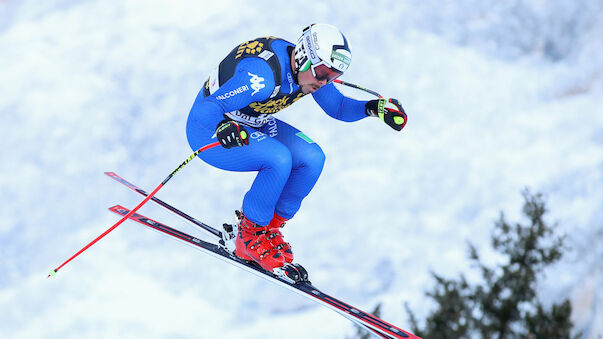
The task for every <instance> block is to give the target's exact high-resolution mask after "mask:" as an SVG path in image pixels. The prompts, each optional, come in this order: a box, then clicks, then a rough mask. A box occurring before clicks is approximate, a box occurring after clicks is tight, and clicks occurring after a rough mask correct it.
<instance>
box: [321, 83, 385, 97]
mask: <svg viewBox="0 0 603 339" xmlns="http://www.w3.org/2000/svg"><path fill="white" fill-rule="evenodd" d="M333 82H335V83H338V84H340V85H345V86H348V87H352V88H355V89H359V90H361V91H365V92H367V93H370V94H372V95H374V96H376V97H379V98H383V96H381V94H379V93H377V92H375V91H373V90H371V89H368V88H364V87H362V86H358V85H355V84H352V83H350V82H347V81H343V80H339V79H336V80H333Z"/></svg>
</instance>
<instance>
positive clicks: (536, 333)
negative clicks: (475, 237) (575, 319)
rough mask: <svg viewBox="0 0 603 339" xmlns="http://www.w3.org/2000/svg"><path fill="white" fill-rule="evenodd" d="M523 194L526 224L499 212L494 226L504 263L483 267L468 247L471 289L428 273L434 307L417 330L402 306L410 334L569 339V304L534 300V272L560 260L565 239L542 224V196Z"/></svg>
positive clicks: (494, 241)
mask: <svg viewBox="0 0 603 339" xmlns="http://www.w3.org/2000/svg"><path fill="white" fill-rule="evenodd" d="M523 196H524V200H525V202H524V206H523V214H524V215H525V216H526V217H527V219H528V221H529V222H528V223H527V224H526V225H522V224H519V223H515V224H511V223H509V222H508V221H507V220H506V219H505V216H504V214H503V213H501V215H500V218H499V220H498V221H497V222H496V223H495V228H494V232H493V234H492V238H491V245H492V247H493V249H494V250H496V251H497V252H499V253H501V254H502V255H503V256H504V258H505V262H504V263H502V264H499V265H497V266H495V267H493V268H492V267H488V266H486V265H485V264H483V263H482V262H481V260H480V257H479V254H478V252H477V250H476V248H475V246H473V245H472V244H469V257H470V260H471V261H472V262H473V264H474V265H475V267H477V268H478V269H479V271H480V273H481V276H482V278H483V282H482V283H480V284H477V285H471V284H469V283H468V282H467V280H466V278H465V277H464V276H463V275H460V277H459V278H458V279H456V280H455V279H446V278H444V277H442V276H439V275H437V274H436V273H432V275H433V277H434V279H435V281H436V285H435V287H434V288H433V290H432V291H430V292H428V293H427V296H429V297H430V298H432V299H433V300H434V301H435V303H436V305H437V307H436V309H435V310H434V311H433V312H432V313H431V314H430V315H429V316H428V317H427V319H426V321H425V327H423V328H421V327H419V326H418V322H417V320H416V318H415V316H414V314H413V313H412V311H411V310H410V309H409V307H408V305H406V310H407V312H408V313H409V314H410V322H411V324H412V326H411V327H412V331H413V332H414V333H415V334H417V335H419V336H421V337H423V338H436V339H448V338H450V339H452V338H487V339H491V338H498V339H504V338H531V339H537V338H570V332H571V329H572V323H571V321H570V315H571V305H570V303H569V301H568V300H565V301H563V302H562V303H561V304H553V305H552V306H551V309H550V310H546V309H545V308H544V306H543V305H542V304H541V303H540V302H539V301H538V300H537V298H536V291H537V277H538V274H539V273H542V271H543V270H544V268H545V267H547V266H548V265H551V264H553V263H554V262H556V261H558V260H559V259H560V258H561V256H562V252H563V250H564V249H565V247H564V245H563V240H564V237H561V236H556V235H555V234H554V228H555V227H556V225H548V224H547V223H545V221H544V220H543V216H544V215H545V214H546V212H547V210H546V206H545V202H544V200H543V198H542V194H531V193H530V191H529V190H525V191H524V192H523Z"/></svg>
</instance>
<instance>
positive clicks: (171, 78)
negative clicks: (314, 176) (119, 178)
mask: <svg viewBox="0 0 603 339" xmlns="http://www.w3.org/2000/svg"><path fill="white" fill-rule="evenodd" d="M253 3H254V5H251V2H243V1H222V2H219V3H213V4H211V5H209V6H208V5H207V4H203V3H201V2H197V1H189V0H186V1H185V0H180V1H178V0H172V1H167V0H166V1H158V0H156V1H140V0H132V1H70V0H54V1H44V2H39V1H33V0H23V1H11V0H8V1H0V119H1V121H0V131H1V134H2V136H3V148H2V159H3V161H2V163H1V164H0V173H1V174H2V175H1V176H0V199H1V200H0V202H1V203H0V213H1V215H2V218H1V220H0V258H1V259H0V269H1V270H2V273H3V274H2V275H1V276H0V319H1V320H0V336H2V337H10V338H42V337H44V338H82V337H90V338H115V337H121V338H130V337H132V338H139V337H149V338H160V337H162V338H165V337H170V338H171V337H178V338H197V337H201V338H211V337H217V336H220V337H227V338H240V337H250V338H255V337H258V338H259V337H262V338H266V337H271V338H279V337H282V336H281V334H282V333H283V332H285V333H291V332H290V329H291V328H298V327H300V325H301V328H303V330H304V331H303V334H301V333H300V334H299V335H296V334H292V337H299V338H308V337H312V338H334V337H340V338H342V337H344V336H345V335H351V334H352V333H353V328H352V326H351V325H350V324H349V322H348V321H347V320H345V319H342V318H341V317H340V316H338V315H336V314H334V313H332V312H331V311H328V310H326V309H324V308H322V307H319V306H315V305H312V304H309V303H308V302H307V301H306V300H304V299H302V298H301V297H298V296H295V295H291V294H290V293H288V292H287V291H285V290H281V289H279V288H278V287H276V286H272V285H268V284H266V283H265V282H264V281H262V280H260V279H257V278H256V277H253V276H249V275H248V274H246V273H245V272H243V271H240V270H237V269H236V268H233V267H228V266H226V265H224V264H223V263H222V262H219V261H216V260H215V259H213V258H211V257H208V256H204V255H202V254H200V253H198V252H196V251H193V250H191V249H190V248H188V247H184V246H182V245H180V244H178V243H176V242H173V241H169V240H167V239H165V238H163V237H160V236H159V235H158V234H156V233H154V232H147V231H146V230H144V229H141V227H139V226H137V225H135V224H133V223H126V224H124V225H122V226H120V227H119V228H118V229H116V230H115V231H114V232H113V233H111V234H110V235H109V236H107V237H106V238H105V239H103V240H102V241H101V242H100V243H98V244H97V245H95V246H94V247H92V248H91V249H89V250H88V251H87V252H86V253H85V254H84V255H82V256H81V257H80V258H78V259H77V260H75V261H73V262H72V263H70V264H69V265H68V266H66V267H65V268H64V269H63V270H62V271H61V272H60V273H59V274H57V276H56V277H54V278H53V279H48V280H47V279H46V278H45V277H46V273H47V272H48V270H50V269H51V268H54V267H56V266H57V265H58V264H60V263H61V262H62V261H63V260H65V259H67V258H68V257H69V256H70V255H71V254H73V253H74V252H75V251H77V250H78V249H79V248H81V247H82V246H83V245H84V244H86V243H87V242H88V241H90V240H91V239H93V238H94V237H96V236H97V235H98V234H100V233H102V232H103V231H104V230H105V229H106V228H108V227H109V226H111V225H112V224H113V223H114V222H115V221H116V220H117V219H116V218H115V217H114V216H112V215H110V213H109V212H107V210H106V207H108V206H111V205H112V204H114V203H118V202H119V203H122V204H124V205H126V206H134V205H136V204H137V203H138V202H139V201H140V198H139V197H138V196H136V195H135V194H134V193H132V192H129V191H127V190H126V189H124V188H122V187H119V185H117V184H115V183H113V182H111V181H110V179H108V178H106V177H105V176H104V175H103V174H102V173H103V171H106V170H114V171H116V172H117V173H119V174H121V175H123V176H124V177H125V178H127V179H130V180H132V181H133V182H135V183H137V184H138V185H141V186H143V187H145V188H148V189H152V188H154V187H155V186H156V185H157V184H159V182H160V181H161V180H162V179H163V178H165V176H166V175H168V174H169V173H170V172H171V171H172V170H173V169H174V168H175V167H176V166H178V165H179V164H180V163H181V162H182V161H183V160H184V159H185V158H186V157H188V156H189V154H190V153H191V152H192V151H191V150H190V149H189V146H188V144H187V142H186V137H185V133H184V127H185V122H186V117H187V114H188V110H189V109H190V106H191V104H192V102H193V100H194V98H195V96H196V94H197V92H198V90H199V88H200V86H201V84H202V82H203V81H204V79H205V78H206V76H207V74H208V72H209V71H210V70H211V69H212V68H213V67H215V65H216V63H217V62H218V61H219V60H221V58H222V57H223V56H224V55H225V54H226V53H227V52H228V51H230V50H231V49H232V47H234V46H235V45H236V44H237V43H239V42H242V41H245V40H248V39H251V38H254V37H258V36H263V35H276V36H280V37H283V38H286V39H289V40H294V39H296V38H297V36H298V35H299V33H300V31H301V29H302V28H303V27H305V26H306V25H307V24H308V23H312V22H330V23H333V24H335V25H337V26H339V27H340V29H341V30H342V31H343V32H345V34H346V36H347V37H348V39H349V40H350V43H351V47H352V51H353V52H354V60H353V63H352V66H351V68H350V70H349V72H348V73H346V75H345V76H344V80H348V81H351V82H354V83H358V84H360V85H363V86H366V87H369V88H373V89H375V90H377V91H379V92H381V93H383V94H384V95H386V96H393V97H397V98H399V99H400V100H401V101H402V102H403V104H404V106H405V108H406V110H407V112H408V115H409V122H408V125H407V127H406V129H405V131H404V132H403V133H401V134H397V133H395V132H393V131H392V130H390V129H389V128H388V127H387V126H385V125H383V124H380V123H379V122H378V121H376V120H370V119H364V120H362V121H360V122H358V123H354V124H346V123H343V122H339V121H336V120H333V119H330V118H329V117H328V116H326V115H325V114H324V113H322V112H321V111H320V108H318V106H317V105H316V104H315V103H314V102H313V101H312V100H311V99H310V98H306V99H304V100H302V101H300V102H299V103H298V104H296V105H294V106H292V107H290V108H288V109H287V110H285V111H283V112H281V113H279V114H278V115H277V117H278V118H281V119H283V120H285V121H287V122H289V123H291V124H293V125H295V126H297V127H298V128H300V129H301V130H303V131H304V132H305V133H306V134H307V135H309V136H310V137H311V138H312V139H313V140H315V141H316V142H317V143H319V144H320V145H321V146H322V148H323V150H324V151H325V153H326V155H327V162H326V166H325V169H324V172H323V174H322V176H321V178H320V180H319V182H318V184H317V186H316V187H315V189H314V191H313V192H312V194H311V195H310V196H309V197H308V198H307V199H306V201H305V202H304V204H303V206H302V210H301V211H300V213H299V214H298V215H297V216H296V217H295V219H293V220H292V221H291V222H290V223H289V224H288V226H287V228H286V229H285V235H286V238H287V239H288V241H290V242H291V243H292V244H293V248H294V251H295V253H296V257H297V259H298V260H299V261H300V262H302V263H303V264H304V265H305V266H306V267H307V268H308V269H309V270H310V272H311V275H312V281H313V282H314V283H315V284H316V285H317V286H319V287H321V289H323V290H325V292H330V293H332V294H334V295H337V296H340V297H341V298H343V299H344V300H346V301H349V302H350V303H352V304H354V305H357V306H358V307H360V308H362V309H366V310H370V309H372V308H373V307H374V305H375V304H376V303H377V302H380V301H383V302H384V305H383V312H384V313H383V317H384V318H385V319H386V320H388V321H390V322H393V323H394V324H397V325H399V326H401V327H408V322H407V316H406V314H405V312H404V311H403V307H402V304H403V303H404V302H409V304H410V306H411V307H412V308H413V309H414V310H416V311H417V313H418V315H423V314H425V313H426V312H427V311H428V310H429V307H430V304H429V302H427V299H426V298H425V297H424V291H425V290H426V289H428V288H429V287H430V286H431V285H432V283H433V282H432V281H431V279H430V275H429V272H430V270H434V271H436V272H439V273H442V274H446V275H449V276H454V275H456V274H458V272H461V271H468V270H469V267H468V262H467V260H466V257H467V256H466V241H467V240H469V241H472V242H473V243H474V244H476V245H477V246H478V248H479V249H480V250H482V253H483V254H484V257H485V258H486V259H489V260H492V261H494V260H496V256H495V255H493V254H492V253H489V252H488V241H487V240H488V237H489V231H490V229H491V228H492V225H493V221H494V220H495V219H496V218H497V217H498V213H499V211H500V210H501V209H502V210H504V211H505V212H506V215H507V216H508V217H509V219H510V220H518V218H519V217H520V207H521V203H522V198H521V195H520V191H521V190H522V189H523V188H524V187H530V188H531V189H532V190H533V191H542V192H545V193H546V195H547V198H548V201H549V207H550V210H551V214H550V215H549V220H551V221H552V222H558V224H559V227H560V229H561V230H562V231H563V232H567V233H568V234H569V238H568V241H569V243H570V245H571V247H572V251H571V252H569V253H568V254H567V255H566V257H565V258H564V260H563V261H562V262H561V263H559V264H558V265H556V266H555V267H553V268H552V269H551V270H550V271H549V272H548V274H547V278H548V279H547V281H546V282H544V283H543V285H542V286H543V288H542V298H543V299H544V300H548V301H550V302H553V301H558V300H561V299H563V298H567V297H569V298H571V300H572V301H573V302H574V307H575V312H574V316H575V318H574V321H575V323H576V327H577V328H578V329H580V330H583V331H584V333H585V334H584V337H585V338H597V335H601V334H603V328H602V326H603V325H602V324H603V321H601V319H603V292H602V291H603V269H602V268H603V262H602V258H603V246H602V245H601V244H602V243H603V212H602V209H601V206H603V109H602V108H601V107H602V105H601V101H602V99H601V98H602V97H603V96H602V94H603V81H602V74H603V57H602V56H601V53H600V50H601V49H602V48H603V19H602V18H603V1H601V0H580V1H573V2H567V1H548V2H542V1H537V0H532V1H509V2H504V3H501V2H499V1H493V0H490V1H470V0H464V1H457V2H454V4H453V3H450V4H448V5H442V4H441V2H439V1H416V0H407V1H376V2H373V3H372V4H371V5H368V4H365V3H364V2H360V1H358V2H346V5H345V6H341V4H340V3H339V2H334V1H333V2H320V3H318V2H317V3H308V2H297V3H293V2H287V3H284V2H283V3H282V4H273V2H270V1H256V2H253ZM377 17H378V18H379V19H378V20H377V19H376V18H377ZM342 91H345V93H347V94H349V95H351V96H357V97H361V98H368V97H367V96H366V95H364V94H362V93H359V92H357V91H353V90H348V89H342ZM252 179H253V175H252V174H248V173H244V174H232V173H226V172H223V171H220V170H217V169H214V168H211V167H209V166H207V165H205V164H204V163H202V162H201V161H198V160H197V161H194V162H192V163H191V164H189V165H188V166H187V167H185V168H184V169H183V170H182V171H181V172H179V173H178V175H177V176H176V177H174V178H173V179H172V180H171V181H170V183H169V184H168V185H166V187H165V188H163V189H162V190H161V192H160V193H159V196H160V197H161V198H162V199H164V200H166V201H168V202H171V203H173V204H175V205H176V206H179V207H181V208H182V209H183V210H184V211H187V212H189V213H190V214H192V215H194V216H196V217H198V218H200V219H202V220H204V221H205V222H207V223H210V224H213V225H219V224H221V223H222V222H224V221H228V220H229V219H230V217H231V213H232V211H233V210H234V209H235V208H238V207H239V205H240V203H241V199H242V196H243V194H244V193H245V191H246V190H247V188H248V187H249V185H250V183H251V180H252ZM141 213H143V214H148V215H149V216H153V217H155V218H156V219H157V220H160V221H163V222H165V223H167V224H170V225H173V226H176V227H180V228H182V229H183V230H185V231H188V232H191V233H195V234H197V235H199V236H203V234H202V233H198V232H197V230H196V229H194V228H193V227H192V226H188V225H186V224H185V223H183V222H182V221H180V220H179V219H176V218H175V217H173V216H171V215H169V214H167V213H166V212H164V211H162V210H161V209H160V208H159V207H156V206H152V205H148V206H145V207H143V209H142V210H141ZM350 268H353V269H352V270H350ZM361 284H362V285H363V286H364V287H362V288H361V287H360V286H361Z"/></svg>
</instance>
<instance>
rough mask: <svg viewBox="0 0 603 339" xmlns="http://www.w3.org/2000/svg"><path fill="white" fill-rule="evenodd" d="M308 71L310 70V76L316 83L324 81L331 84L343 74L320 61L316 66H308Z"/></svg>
mask: <svg viewBox="0 0 603 339" xmlns="http://www.w3.org/2000/svg"><path fill="white" fill-rule="evenodd" d="M310 69H311V70H312V75H314V77H315V78H316V80H318V81H323V80H326V81H327V82H332V81H333V80H335V79H337V78H339V77H340V76H341V75H342V74H343V72H342V71H340V70H337V69H334V68H332V67H329V66H327V64H326V63H325V62H324V61H321V62H320V63H319V64H318V65H310Z"/></svg>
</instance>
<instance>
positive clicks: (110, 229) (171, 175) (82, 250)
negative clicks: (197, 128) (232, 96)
mask: <svg viewBox="0 0 603 339" xmlns="http://www.w3.org/2000/svg"><path fill="white" fill-rule="evenodd" d="M218 145H220V142H219V141H216V142H214V143H211V144H208V145H205V146H203V147H201V148H199V149H198V150H196V151H195V153H193V154H192V155H191V156H190V157H188V159H186V160H184V162H183V163H182V164H180V166H178V168H176V169H175V170H174V171H173V172H172V173H170V175H168V176H167V178H165V180H163V181H162V182H161V184H159V186H157V187H155V189H154V190H153V192H151V193H150V194H149V195H148V196H147V197H146V198H145V199H144V200H143V201H142V202H141V203H140V204H138V206H136V207H134V209H132V210H131V211H130V213H128V214H127V215H125V216H124V217H123V218H121V220H119V221H118V222H117V223H115V225H113V226H111V227H110V228H109V229H107V230H106V231H105V232H103V234H101V235H99V236H98V237H96V239H94V240H92V241H91V242H90V243H89V244H88V245H86V246H84V248H82V249H81V250H79V251H78V252H77V253H76V254H74V255H73V256H71V258H69V259H67V261H65V262H64V263H62V264H61V266H59V267H57V268H55V269H54V270H52V271H50V273H49V274H48V277H47V278H49V277H51V276H54V275H55V274H56V273H57V271H58V270H60V269H61V268H62V267H63V266H65V265H67V263H68V262H70V261H71V260H73V259H75V257H77V256H78V255H80V254H82V252H84V251H85V250H87V249H88V248H89V247H90V246H92V245H94V244H95V243H96V242H97V241H99V240H100V239H102V238H103V237H104V236H105V235H107V234H109V232H111V231H113V230H114V229H115V228H116V227H117V226H119V225H121V223H123V222H124V221H125V220H127V219H128V218H129V217H130V216H131V215H132V214H134V213H136V211H138V209H139V208H141V207H142V205H144V204H146V203H147V201H149V200H150V199H151V198H152V197H153V196H154V195H155V193H157V192H158V191H159V190H160V189H161V188H162V187H163V185H165V184H166V183H167V182H168V181H169V180H170V179H171V178H172V177H173V176H174V174H176V172H178V171H180V169H181V168H182V167H184V165H186V164H188V163H189V161H191V160H193V159H194V158H195V157H196V156H197V155H199V153H201V152H203V151H206V150H208V149H210V148H212V147H216V146H218Z"/></svg>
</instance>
